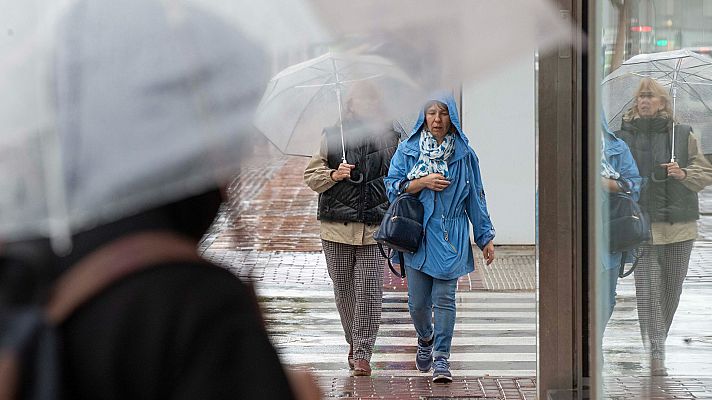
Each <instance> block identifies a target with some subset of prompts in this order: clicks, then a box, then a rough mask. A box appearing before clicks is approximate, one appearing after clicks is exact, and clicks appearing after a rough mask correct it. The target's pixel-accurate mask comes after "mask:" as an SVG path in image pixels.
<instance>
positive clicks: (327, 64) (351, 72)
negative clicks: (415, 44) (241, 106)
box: [255, 52, 418, 162]
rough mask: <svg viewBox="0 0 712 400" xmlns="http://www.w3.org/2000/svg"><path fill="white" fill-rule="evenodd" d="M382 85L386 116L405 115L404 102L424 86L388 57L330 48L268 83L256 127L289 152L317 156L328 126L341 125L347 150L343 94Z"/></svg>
mask: <svg viewBox="0 0 712 400" xmlns="http://www.w3.org/2000/svg"><path fill="white" fill-rule="evenodd" d="M359 83H366V84H368V85H371V86H372V87H375V88H377V90H378V93H379V96H380V98H381V99H380V100H381V109H382V112H383V116H384V117H385V118H387V116H389V115H390V116H391V119H395V116H398V115H399V114H400V107H401V106H402V105H403V104H407V102H408V101H410V99H417V98H418V96H417V93H418V88H417V86H416V85H415V83H414V82H413V81H412V80H411V79H410V78H409V77H408V76H407V75H406V74H405V73H404V72H403V71H401V70H400V69H399V68H397V67H396V66H395V65H393V64H392V63H391V62H389V61H388V60H386V59H385V58H383V57H378V56H373V55H359V54H350V53H333V52H330V53H327V54H324V55H322V56H320V57H317V58H314V59H311V60H308V61H305V62H303V63H300V64H297V65H293V66H291V67H288V68H286V69H285V70H283V71H282V72H280V73H278V74H277V75H275V76H274V77H273V78H272V80H271V81H270V83H269V85H268V86H267V90H266V92H265V94H264V96H263V98H262V101H261V102H260V105H259V107H258V109H257V112H256V116H255V126H256V127H257V128H258V129H259V130H260V131H262V132H263V133H264V134H265V136H267V138H269V140H270V141H271V142H272V143H274V144H275V145H276V146H277V147H278V148H279V149H280V150H281V151H282V152H283V153H285V154H291V155H302V156H311V155H312V154H314V152H315V151H316V150H318V148H319V143H320V138H321V134H322V132H323V130H324V128H326V127H330V126H334V125H336V126H338V127H339V129H340V131H341V144H342V149H341V150H342V158H343V160H344V162H346V154H345V151H344V147H343V144H344V135H348V134H349V132H344V124H343V120H344V117H345V115H344V112H345V111H344V107H345V99H344V98H343V97H344V95H345V94H346V93H348V92H349V90H350V89H351V88H353V87H354V86H355V85H356V84H359Z"/></svg>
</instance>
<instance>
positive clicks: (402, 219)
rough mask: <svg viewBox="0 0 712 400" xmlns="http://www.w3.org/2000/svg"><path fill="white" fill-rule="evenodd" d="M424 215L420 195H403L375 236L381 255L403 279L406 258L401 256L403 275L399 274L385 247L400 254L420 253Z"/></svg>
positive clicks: (386, 215) (385, 217)
mask: <svg viewBox="0 0 712 400" xmlns="http://www.w3.org/2000/svg"><path fill="white" fill-rule="evenodd" d="M423 214H424V211H423V203H421V202H420V200H419V199H418V195H415V194H412V193H401V194H400V195H398V197H397V198H396V199H395V201H393V203H391V205H390V207H388V210H387V211H386V214H385V215H384V216H383V220H382V221H381V225H380V226H379V227H378V230H377V231H376V232H375V233H374V234H373V238H374V239H375V240H376V242H378V245H379V248H380V249H381V253H382V254H383V256H384V257H386V258H387V259H388V265H389V267H390V268H391V271H393V273H394V274H396V275H397V276H399V277H401V278H402V277H404V276H405V268H404V266H403V264H404V261H405V260H404V257H403V256H402V255H400V259H401V273H400V274H398V273H397V272H396V271H395V270H394V269H393V266H392V264H391V260H390V255H389V254H386V251H385V250H384V249H383V247H384V246H385V247H388V248H390V249H392V250H394V251H398V252H408V253H415V252H416V251H418V246H420V241H421V240H422V238H423Z"/></svg>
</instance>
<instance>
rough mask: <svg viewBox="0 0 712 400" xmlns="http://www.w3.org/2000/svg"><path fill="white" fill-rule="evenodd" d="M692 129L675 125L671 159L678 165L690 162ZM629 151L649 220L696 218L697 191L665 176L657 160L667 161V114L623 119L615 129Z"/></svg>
mask: <svg viewBox="0 0 712 400" xmlns="http://www.w3.org/2000/svg"><path fill="white" fill-rule="evenodd" d="M691 132H692V129H691V128H690V127H689V126H688V125H675V161H677V163H678V164H679V165H680V168H685V167H687V166H688V164H689V162H690V155H689V150H688V141H689V137H690V133H691ZM617 135H618V137H620V138H621V139H623V140H624V141H625V142H626V144H628V147H630V150H631V152H632V153H633V158H635V162H636V163H637V164H638V170H639V171H640V176H642V177H643V188H642V190H641V193H640V205H641V207H642V208H643V210H644V211H646V212H647V213H648V215H649V217H650V220H651V221H653V222H670V223H676V222H688V221H694V220H697V219H699V217H700V212H699V205H698V201H697V193H695V192H694V191H692V190H690V189H688V188H687V187H685V185H683V184H682V183H681V182H679V181H677V180H675V179H666V171H665V169H664V167H660V164H664V163H669V162H670V154H671V145H672V121H671V120H670V119H669V118H659V117H655V118H637V119H633V120H631V121H624V122H623V124H622V126H621V131H619V132H618V133H617Z"/></svg>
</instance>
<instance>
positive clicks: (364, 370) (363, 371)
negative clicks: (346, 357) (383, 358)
mask: <svg viewBox="0 0 712 400" xmlns="http://www.w3.org/2000/svg"><path fill="white" fill-rule="evenodd" d="M353 376H371V366H370V365H369V364H368V361H366V360H363V359H360V358H359V359H358V360H354V372H353Z"/></svg>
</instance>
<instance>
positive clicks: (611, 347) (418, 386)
mask: <svg viewBox="0 0 712 400" xmlns="http://www.w3.org/2000/svg"><path fill="white" fill-rule="evenodd" d="M257 154H259V156H257ZM249 160H250V162H249V163H248V164H247V165H249V167H246V168H244V169H243V170H242V171H241V172H240V174H239V175H238V177H237V178H236V180H235V181H234V183H233V185H232V187H231V193H232V194H233V196H232V201H231V202H230V203H229V204H228V205H226V206H225V207H224V209H223V210H222V211H221V214H220V216H219V219H218V220H217V221H216V224H215V225H214V226H213V230H212V232H211V233H210V234H209V235H207V236H206V238H205V240H204V242H203V243H202V250H203V251H204V256H205V257H206V258H208V259H210V260H212V261H214V262H216V263H218V264H220V265H223V266H225V267H226V268H228V269H230V270H231V271H233V272H234V273H235V274H236V275H238V276H239V277H240V278H242V279H244V280H249V281H252V282H254V283H255V286H256V288H257V291H258V296H259V298H260V302H261V305H262V308H263V311H264V312H265V319H266V323H267V326H268V330H269V332H270V335H271V338H272V341H273V343H274V345H275V347H276V348H277V350H278V351H279V353H280V357H281V358H282V361H283V362H284V363H285V364H286V365H288V366H289V367H291V368H299V369H307V370H310V371H313V372H314V374H315V375H316V376H317V377H318V380H319V384H320V386H321V388H322V390H323V392H324V394H325V396H326V398H342V399H357V398H381V399H438V398H443V399H445V398H460V399H465V398H478V399H482V398H492V399H533V398H535V396H536V380H535V375H536V307H537V303H536V293H535V291H534V288H535V282H536V277H535V255H534V248H533V247H527V246H524V247H504V248H498V249H497V255H498V260H497V261H498V262H497V263H496V264H495V265H493V266H490V267H486V268H485V267H484V266H483V265H482V264H481V263H480V264H479V265H478V268H477V271H476V272H475V273H472V274H469V275H468V276H465V277H462V278H461V279H460V281H459V282H458V316H457V323H456V333H455V337H454V338H453V349H452V356H451V366H452V371H453V375H454V377H455V379H454V382H453V383H452V384H450V385H442V384H433V383H431V379H430V375H429V374H421V373H419V372H417V371H416V370H415V368H414V365H413V364H414V362H413V358H414V354H415V347H416V346H415V345H416V343H415V342H416V339H415V332H414V329H413V327H412V325H411V323H410V318H409V315H408V311H407V294H406V292H405V290H406V286H405V282H404V281H403V280H401V279H399V278H397V277H395V276H394V275H392V274H391V273H390V271H388V268H387V267H386V268H384V278H385V280H384V299H383V301H384V309H383V318H382V324H381V329H380V332H379V337H378V340H377V342H376V347H375V350H374V355H373V358H372V366H373V367H374V374H373V376H372V377H351V376H349V370H348V367H347V365H346V353H347V351H348V345H347V344H346V342H345V340H344V339H343V331H342V330H341V324H340V322H339V317H338V313H337V312H336V307H335V305H334V302H333V292H332V287H331V282H330V279H329V277H328V275H327V272H326V265H325V261H324V257H323V255H322V254H321V244H320V240H319V228H318V222H317V221H316V218H315V215H316V198H317V197H316V194H315V193H313V192H312V191H311V190H309V189H308V188H306V187H305V186H304V185H303V184H302V172H303V170H304V167H305V165H306V163H307V161H308V160H307V159H306V158H296V157H284V156H281V155H280V154H278V153H277V152H276V151H273V150H270V151H266V152H265V151H262V152H255V153H254V154H253V155H252V156H251V157H249ZM701 204H702V211H703V213H707V212H709V213H712V190H711V191H709V192H707V191H706V192H705V193H704V194H703V196H702V202H701ZM700 226H701V233H700V239H701V240H699V241H698V242H697V243H696V245H695V248H694V250H693V255H692V260H691V265H690V271H689V274H688V278H687V280H686V281H685V288H684V292H683V296H682V299H681V303H680V307H679V309H678V312H677V314H676V317H675V321H674V323H673V326H672V328H671V332H670V337H669V339H668V360H667V364H668V367H669V371H670V373H671V375H670V376H669V377H665V378H656V379H651V378H650V377H648V376H647V375H648V365H647V360H646V357H645V353H644V350H643V349H642V346H641V345H640V338H639V334H638V325H637V314H636V311H635V289H634V287H633V284H632V282H633V279H632V276H631V277H628V278H626V279H622V280H621V281H620V285H619V297H618V304H617V306H616V309H615V312H614V315H613V317H612V319H611V322H610V324H609V326H608V329H607V331H606V337H605V340H604V356H605V365H604V371H605V385H606V389H607V392H608V396H607V397H608V398H613V399H623V398H625V399H631V398H712V267H711V266H710V261H711V260H712V215H709V216H707V215H703V217H702V219H701V221H700Z"/></svg>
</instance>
